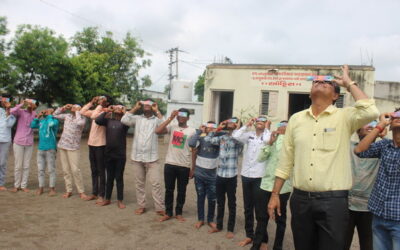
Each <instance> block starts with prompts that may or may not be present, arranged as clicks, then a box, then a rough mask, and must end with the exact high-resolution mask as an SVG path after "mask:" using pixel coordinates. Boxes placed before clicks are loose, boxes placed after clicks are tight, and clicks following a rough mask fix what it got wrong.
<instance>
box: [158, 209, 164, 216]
mask: <svg viewBox="0 0 400 250" xmlns="http://www.w3.org/2000/svg"><path fill="white" fill-rule="evenodd" d="M156 213H157V214H158V215H160V216H164V215H165V211H164V210H160V211H157V212H156Z"/></svg>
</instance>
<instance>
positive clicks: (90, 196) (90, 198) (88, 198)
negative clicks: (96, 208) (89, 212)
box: [85, 194, 97, 201]
mask: <svg viewBox="0 0 400 250" xmlns="http://www.w3.org/2000/svg"><path fill="white" fill-rule="evenodd" d="M85 196H86V197H87V198H86V200H87V201H92V200H96V199H97V196H96V195H93V194H92V195H89V196H87V195H85Z"/></svg>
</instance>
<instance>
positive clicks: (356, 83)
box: [347, 81, 358, 92]
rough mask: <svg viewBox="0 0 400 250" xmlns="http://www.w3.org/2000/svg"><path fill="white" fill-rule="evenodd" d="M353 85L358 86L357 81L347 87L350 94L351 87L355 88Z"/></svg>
mask: <svg viewBox="0 0 400 250" xmlns="http://www.w3.org/2000/svg"><path fill="white" fill-rule="evenodd" d="M353 85H356V86H358V84H357V83H356V82H355V81H352V82H350V83H349V86H347V91H349V92H350V87H351V86H353Z"/></svg>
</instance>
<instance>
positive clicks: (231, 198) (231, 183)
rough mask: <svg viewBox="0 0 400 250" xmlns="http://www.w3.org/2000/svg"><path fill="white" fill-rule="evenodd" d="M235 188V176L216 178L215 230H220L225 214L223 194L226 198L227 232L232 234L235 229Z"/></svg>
mask: <svg viewBox="0 0 400 250" xmlns="http://www.w3.org/2000/svg"><path fill="white" fill-rule="evenodd" d="M236 187H237V176H235V177H231V178H224V177H219V176H217V182H216V191H217V228H218V229H219V230H222V228H223V224H224V213H225V194H226V197H227V198H228V211H229V216H228V232H233V230H234V229H235V220H236Z"/></svg>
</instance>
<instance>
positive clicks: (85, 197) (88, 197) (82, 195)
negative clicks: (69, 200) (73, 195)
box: [79, 193, 91, 201]
mask: <svg viewBox="0 0 400 250" xmlns="http://www.w3.org/2000/svg"><path fill="white" fill-rule="evenodd" d="M79 198H81V199H82V200H84V201H90V200H91V199H90V196H87V195H86V194H85V193H80V194H79Z"/></svg>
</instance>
